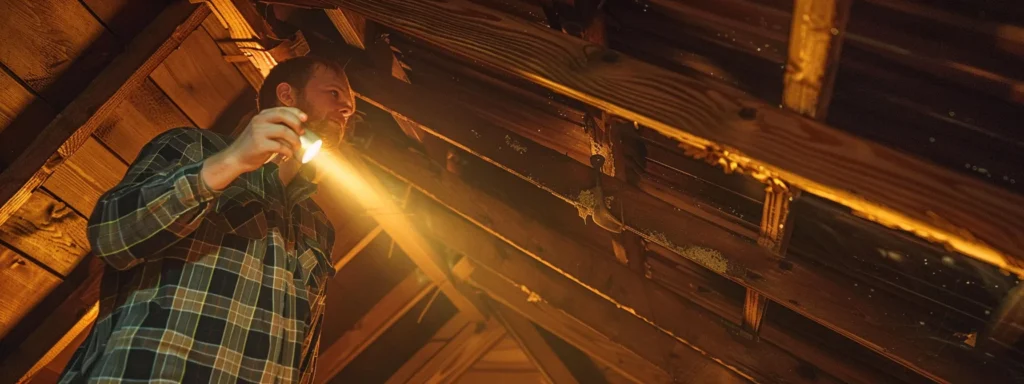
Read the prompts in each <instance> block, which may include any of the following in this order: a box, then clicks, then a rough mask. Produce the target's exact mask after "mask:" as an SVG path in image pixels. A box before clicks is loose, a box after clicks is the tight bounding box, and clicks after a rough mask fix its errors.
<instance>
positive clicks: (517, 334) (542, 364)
mask: <svg viewBox="0 0 1024 384" xmlns="http://www.w3.org/2000/svg"><path fill="white" fill-rule="evenodd" d="M497 306H498V308H497V309H495V311H494V312H495V314H496V316H497V318H498V319H499V320H500V321H501V322H502V324H503V325H504V326H505V329H506V330H507V331H508V334H509V336H512V338H513V339H515V341H516V342H517V343H519V346H520V347H521V348H522V349H523V352H526V356H527V357H529V358H530V361H532V362H533V364H534V365H536V366H537V368H538V369H540V372H541V374H543V375H544V378H545V379H547V381H548V382H549V383H551V384H579V381H578V380H576V378H575V377H573V375H572V372H570V371H569V368H568V367H566V366H565V363H564V362H563V361H562V359H561V358H560V357H558V354H557V353H555V350H553V349H551V346H550V345H548V343H547V341H544V337H543V336H541V334H540V332H538V331H537V328H535V327H534V326H533V323H531V322H530V320H529V319H527V318H525V317H523V315H521V314H519V312H516V311H514V310H512V309H509V308H508V307H506V306H504V305H501V304H498V305H497Z"/></svg>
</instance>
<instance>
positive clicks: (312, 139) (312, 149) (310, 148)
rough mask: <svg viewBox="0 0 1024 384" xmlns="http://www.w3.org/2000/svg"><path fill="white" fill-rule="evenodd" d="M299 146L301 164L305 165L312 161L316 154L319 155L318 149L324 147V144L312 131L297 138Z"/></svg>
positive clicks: (307, 131)
mask: <svg viewBox="0 0 1024 384" xmlns="http://www.w3.org/2000/svg"><path fill="white" fill-rule="evenodd" d="M299 144H301V145H302V164H306V163H308V162H309V161H310V160H313V158H314V157H316V154H317V153H320V147H322V146H323V145H324V142H323V140H320V137H319V136H317V135H316V134H315V133H313V131H311V130H306V131H305V132H304V133H303V134H302V136H299Z"/></svg>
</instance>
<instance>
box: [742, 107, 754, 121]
mask: <svg viewBox="0 0 1024 384" xmlns="http://www.w3.org/2000/svg"><path fill="white" fill-rule="evenodd" d="M739 115H740V118H741V119H743V120H754V118H756V117H757V109H755V108H750V107H743V109H740V113H739Z"/></svg>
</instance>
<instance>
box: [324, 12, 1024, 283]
mask: <svg viewBox="0 0 1024 384" xmlns="http://www.w3.org/2000/svg"><path fill="white" fill-rule="evenodd" d="M334 1H335V3H337V4H338V5H340V6H343V7H345V8H347V9H352V10H355V11H357V12H359V13H362V14H364V15H366V16H368V17H369V18H371V19H374V20H376V21H379V22H382V23H384V24H386V25H389V26H392V27H394V28H395V29H397V30H399V31H402V32H404V33H408V34H410V35H413V36H416V37H419V38H421V39H423V40H424V41H426V42H428V43H431V44H435V45H439V46H442V47H445V48H447V49H448V50H450V51H453V52H456V53H457V54H459V55H461V56H464V57H467V58H469V59H471V60H477V61H479V62H480V63H481V64H483V65H489V66H492V67H497V68H501V69H503V70H505V71H506V72H509V73H512V74H516V75H518V76H520V77H523V78H528V79H530V80H532V81H535V82H537V83H540V84H543V85H545V86H547V87H549V88H551V89H554V90H557V91H558V92H561V93H565V94H567V95H570V96H573V97H576V98H579V99H581V100H583V101H586V102H588V103H590V104H593V105H594V106H596V107H599V108H601V109H604V110H607V111H609V112H611V113H614V114H616V115H620V116H623V117H625V118H628V119H632V120H635V121H637V122H639V123H642V124H644V125H646V126H650V127H652V128H654V129H656V130H658V131H659V132H661V133H663V134H665V135H666V136H669V137H671V138H674V139H676V140H679V141H680V142H681V143H684V144H686V145H689V146H692V147H696V148H704V149H706V150H709V152H710V153H711V154H713V156H715V157H718V158H721V159H723V160H724V161H725V162H726V164H729V165H730V167H731V168H732V167H735V168H738V169H743V170H746V171H748V172H753V173H755V174H757V175H759V176H761V177H777V178H779V179H782V180H784V181H786V182H789V183H791V184H792V185H794V186H796V187H799V188H800V189H802V190H805V191H807V192H809V193H813V194H816V195H820V196H823V197H825V198H828V199H830V200H833V201H836V202H839V203H841V204H843V205H846V206H848V207H850V208H851V209H853V210H855V211H858V212H860V214H862V215H863V216H865V217H868V218H871V219H872V220H875V221H878V222H880V223H883V224H885V225H887V226H891V227H894V228H899V229H902V230H906V231H909V232H912V233H915V234H917V235H918V236H921V237H924V238H928V239H930V240H933V241H937V242H940V243H945V244H948V245H949V246H951V247H953V248H955V249H958V250H960V251H962V252H964V253H966V254H969V255H971V256H973V257H976V258H978V259H979V260H982V261H984V262H987V263H991V264H994V265H997V266H999V267H1001V268H1005V269H1007V270H1009V271H1011V272H1013V273H1016V274H1019V275H1024V262H1022V261H1021V259H1019V257H1018V256H1016V255H1013V254H1012V252H1016V250H1019V249H1022V248H1024V236H1021V234H1020V233H1019V232H1018V231H1019V229H1020V228H1024V197H1021V196H1016V195H1013V194H1011V193H1009V192H1006V191H1003V190H999V189H997V188H996V187H993V186H989V185H984V184H983V183H980V182H978V181H975V180H972V179H969V178H967V177H964V176H962V175H959V174H955V173H953V172H950V171H946V170H942V169H939V168H938V167H936V166H933V165H930V164H928V163H926V162H924V161H922V160H920V159H917V158H914V157H912V156H908V155H905V154H902V153H899V152H897V151H895V150H891V149H888V148H884V147H882V146H880V145H877V144H874V143H871V142H866V141H864V140H860V139H857V138H855V137H853V136H851V135H848V134H845V133H842V132H839V131H836V130H834V129H830V128H828V127H826V126H824V125H822V124H819V123H815V122H812V121H809V120H807V119H802V118H800V117H798V116H795V115H793V114H791V113H787V112H785V111H778V110H777V109H776V108H773V107H771V106H768V105H765V104H764V103H762V102H760V101H757V100H755V99H753V98H742V97H738V98H737V97H728V98H727V97H723V96H724V95H721V94H719V93H717V92H713V91H711V89H710V88H709V87H708V86H707V85H705V84H704V83H702V82H699V81H697V80H694V79H692V78H689V77H686V76H683V75H679V74H674V73H671V72H669V71H666V70H664V69H661V68H658V67H656V66H654V65H650V64H645V63H642V62H639V61H636V60H633V59H630V58H628V57H623V56H621V55H620V54H617V53H615V52H613V51H608V50H601V49H597V48H595V47H593V46H592V45H587V44H584V43H582V42H580V41H579V40H575V39H573V38H572V37H570V36H566V35H563V34H559V33H557V32H555V31H551V30H546V29H543V28H540V27H537V26H535V25H531V24H529V23H526V22H521V21H517V20H515V19H513V18H510V17H507V16H504V15H502V14H500V13H497V12H495V11H491V10H487V9H484V8H482V7H479V6H475V5H472V4H470V3H469V2H467V1H454V0H453V1H447V2H443V3H439V2H428V1H422V0H421V1H373V2H371V1H365V0H334ZM742 110H746V111H748V112H749V111H750V110H753V114H752V115H750V114H749V113H748V115H750V116H749V119H745V118H742V117H741V116H740V111H742ZM919 196H930V197H931V198H930V199H928V200H924V199H920V198H919ZM967 228H970V229H967Z"/></svg>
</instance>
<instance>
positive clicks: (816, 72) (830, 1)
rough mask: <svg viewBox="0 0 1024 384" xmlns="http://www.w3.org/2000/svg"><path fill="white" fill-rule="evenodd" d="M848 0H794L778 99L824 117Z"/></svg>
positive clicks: (791, 108) (832, 81)
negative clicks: (786, 55) (785, 61)
mask: <svg viewBox="0 0 1024 384" xmlns="http://www.w3.org/2000/svg"><path fill="white" fill-rule="evenodd" d="M852 4H853V1H851V0H824V1H823V0H797V1H796V3H794V6H793V14H794V15H795V16H794V17H793V23H792V27H791V28H790V33H789V62H788V63H787V65H786V75H785V78H784V80H783V81H784V83H785V86H784V88H783V96H782V103H783V105H785V106H786V108H789V109H790V110H793V111H795V112H797V113H800V114H802V115H805V116H808V117H810V118H813V119H817V120H819V121H824V120H825V116H826V114H827V113H828V105H829V101H830V100H831V99H832V87H833V85H834V83H835V78H836V73H837V72H839V54H840V52H841V51H842V47H843V36H845V35H846V23H847V21H848V20H849V18H850V6H851V5H852Z"/></svg>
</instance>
